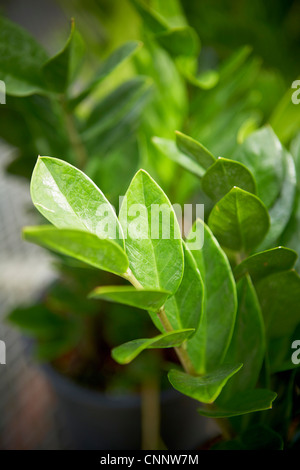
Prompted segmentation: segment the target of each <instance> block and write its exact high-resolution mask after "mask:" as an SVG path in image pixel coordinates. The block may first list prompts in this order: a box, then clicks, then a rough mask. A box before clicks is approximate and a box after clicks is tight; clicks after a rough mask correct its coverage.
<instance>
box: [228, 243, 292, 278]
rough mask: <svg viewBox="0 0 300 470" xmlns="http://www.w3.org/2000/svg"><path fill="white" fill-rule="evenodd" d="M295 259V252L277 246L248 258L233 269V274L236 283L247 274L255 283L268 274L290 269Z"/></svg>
mask: <svg viewBox="0 0 300 470" xmlns="http://www.w3.org/2000/svg"><path fill="white" fill-rule="evenodd" d="M297 257H298V255H297V253H296V252H295V251H293V250H290V249H289V248H285V247H283V246H279V247H277V248H272V249H271V250H267V251H263V252H261V253H256V254H254V255H252V256H249V258H246V259H245V260H244V261H242V262H241V263H240V264H238V265H237V266H236V267H235V269H234V271H233V274H234V277H235V279H236V281H239V280H240V279H241V278H242V277H243V276H245V275H246V274H249V275H250V276H251V279H252V281H253V282H257V281H259V280H260V279H262V278H263V277H266V276H269V275H270V274H274V273H276V272H280V271H288V270H289V269H292V267H293V266H294V264H295V262H296V260H297Z"/></svg>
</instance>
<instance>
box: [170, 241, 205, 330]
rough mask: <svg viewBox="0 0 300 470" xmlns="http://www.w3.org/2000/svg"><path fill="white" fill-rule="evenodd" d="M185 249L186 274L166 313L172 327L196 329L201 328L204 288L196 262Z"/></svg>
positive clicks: (171, 298)
mask: <svg viewBox="0 0 300 470" xmlns="http://www.w3.org/2000/svg"><path fill="white" fill-rule="evenodd" d="M183 247H184V273H183V277H182V281H181V284H180V286H179V288H178V290H177V292H176V293H175V294H174V295H173V296H172V297H170V298H169V299H168V300H167V302H166V304H165V313H166V315H167V318H168V320H169V322H170V323H171V325H172V327H173V328H174V329H175V330H177V329H180V328H195V329H197V327H198V326H199V322H200V319H201V315H202V311H203V298H204V287H203V282H202V279H201V276H200V273H199V271H198V268H197V265H196V262H195V260H194V258H193V256H192V254H191V252H190V251H188V250H187V248H186V247H185V244H184V245H183Z"/></svg>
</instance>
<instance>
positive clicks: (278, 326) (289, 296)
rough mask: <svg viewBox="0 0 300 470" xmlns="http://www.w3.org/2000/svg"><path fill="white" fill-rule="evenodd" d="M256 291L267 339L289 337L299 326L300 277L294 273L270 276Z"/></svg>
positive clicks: (288, 272)
mask: <svg viewBox="0 0 300 470" xmlns="http://www.w3.org/2000/svg"><path fill="white" fill-rule="evenodd" d="M256 290H257V295H258V298H259V301H260V305H261V309H262V312H263V316H264V321H265V326H266V332H267V336H268V338H279V337H283V336H285V335H289V336H291V335H292V334H293V332H294V330H295V328H296V327H297V326H298V325H299V324H300V310H299V305H300V276H299V275H298V274H297V273H296V272H295V271H285V272H280V273H275V274H271V275H270V276H268V277H266V278H263V279H261V280H260V281H259V282H258V283H257V285H256Z"/></svg>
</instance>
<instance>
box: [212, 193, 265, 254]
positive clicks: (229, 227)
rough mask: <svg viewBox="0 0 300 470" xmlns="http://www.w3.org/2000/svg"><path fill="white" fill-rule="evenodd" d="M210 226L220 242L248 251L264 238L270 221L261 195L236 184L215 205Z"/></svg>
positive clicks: (225, 245) (231, 247) (238, 249)
mask: <svg viewBox="0 0 300 470" xmlns="http://www.w3.org/2000/svg"><path fill="white" fill-rule="evenodd" d="M208 225H209V226H210V228H211V229H212V231H213V233H214V235H215V236H216V237H217V239H218V241H219V243H220V244H221V245H223V246H224V247H226V248H230V249H232V250H235V251H244V252H246V253H247V252H250V251H251V250H252V249H253V248H254V247H255V246H257V245H258V244H259V243H260V242H261V241H262V240H263V238H264V237H265V235H266V233H267V232H268V230H269V225H270V221H269V215H268V211H267V209H266V207H265V206H264V204H263V203H262V202H261V201H260V199H258V197H256V196H254V195H253V194H250V193H248V192H247V191H243V190H242V189H240V188H236V187H235V188H233V189H232V190H231V191H230V192H229V193H227V194H226V196H224V197H223V198H222V199H221V200H220V201H219V202H218V203H217V204H216V205H215V206H214V208H213V210H212V211H211V213H210V216H209V219H208Z"/></svg>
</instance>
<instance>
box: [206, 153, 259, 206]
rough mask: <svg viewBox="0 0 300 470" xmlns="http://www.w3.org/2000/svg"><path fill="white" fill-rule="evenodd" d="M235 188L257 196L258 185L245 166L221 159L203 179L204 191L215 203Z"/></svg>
mask: <svg viewBox="0 0 300 470" xmlns="http://www.w3.org/2000/svg"><path fill="white" fill-rule="evenodd" d="M234 186H238V187H239V188H241V189H244V190H245V191H248V192H249V193H252V194H256V183H255V180H254V178H253V176H252V174H251V172H250V171H249V170H248V168H246V167H245V166H244V165H242V164H241V163H238V162H234V161H233V160H227V159H226V158H222V157H219V158H218V160H217V161H216V162H215V163H214V164H213V165H212V166H211V167H210V168H209V169H208V170H207V172H206V173H205V175H204V176H203V179H202V189H203V191H204V192H205V193H206V194H207V195H208V196H209V197H210V198H211V199H213V200H214V201H218V200H219V199H222V197H224V196H225V195H226V194H227V193H228V192H229V191H230V190H231V189H232V188H233V187H234Z"/></svg>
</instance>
